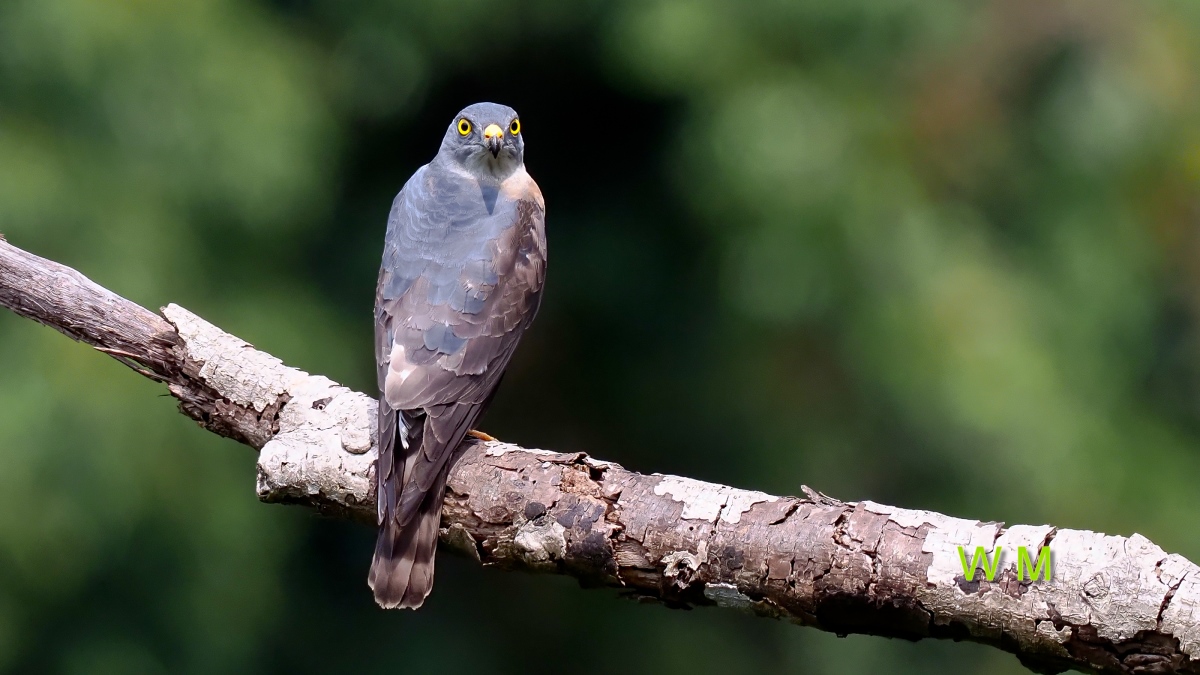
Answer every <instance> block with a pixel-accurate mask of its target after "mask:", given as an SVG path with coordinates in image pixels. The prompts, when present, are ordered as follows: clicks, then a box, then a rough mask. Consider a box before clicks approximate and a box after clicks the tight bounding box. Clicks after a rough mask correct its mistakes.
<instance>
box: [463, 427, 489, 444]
mask: <svg viewBox="0 0 1200 675" xmlns="http://www.w3.org/2000/svg"><path fill="white" fill-rule="evenodd" d="M467 435H468V436H470V437H471V438H478V439H479V440H481V441H483V442H484V443H491V442H492V441H495V440H496V438H495V437H494V436H490V435H488V434H485V433H483V432H482V431H480V430H478V429H472V430H470V431H468V432H467Z"/></svg>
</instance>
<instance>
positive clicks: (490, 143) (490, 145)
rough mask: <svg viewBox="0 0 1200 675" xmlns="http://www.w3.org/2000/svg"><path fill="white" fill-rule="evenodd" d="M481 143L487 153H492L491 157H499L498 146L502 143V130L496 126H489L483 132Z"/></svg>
mask: <svg viewBox="0 0 1200 675" xmlns="http://www.w3.org/2000/svg"><path fill="white" fill-rule="evenodd" d="M483 142H484V145H486V146H487V149H488V152H490V153H492V157H497V156H499V155H500V145H501V144H502V143H503V142H504V130H503V129H501V128H500V125H498V124H489V125H488V126H487V128H486V129H484V130H483Z"/></svg>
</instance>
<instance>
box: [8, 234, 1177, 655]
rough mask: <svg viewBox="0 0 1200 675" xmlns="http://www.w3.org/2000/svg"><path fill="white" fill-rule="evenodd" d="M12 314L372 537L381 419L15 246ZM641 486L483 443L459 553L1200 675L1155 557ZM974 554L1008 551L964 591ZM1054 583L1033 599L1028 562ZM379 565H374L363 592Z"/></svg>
mask: <svg viewBox="0 0 1200 675" xmlns="http://www.w3.org/2000/svg"><path fill="white" fill-rule="evenodd" d="M0 305H3V306H5V307H8V308H9V309H12V310H13V311H14V312H16V313H18V314H20V315H22V316H26V317H29V318H31V319H34V320H36V321H39V322H41V323H43V324H45V325H48V326H51V327H53V328H55V329H57V330H59V331H61V332H62V333H64V334H66V335H68V336H69V337H72V338H74V339H76V340H79V341H82V342H85V343H87V344H90V345H92V346H94V347H96V348H97V349H100V350H101V351H104V352H105V353H108V354H110V355H112V356H113V357H114V358H117V359H119V360H120V361H122V362H123V363H125V364H126V365H128V366H130V367H131V368H133V369H135V370H137V371H138V372H140V373H142V374H143V375H146V376H147V377H151V378H154V379H155V380H159V381H162V382H165V383H166V384H167V386H168V388H169V390H170V392H171V393H172V394H173V395H175V396H176V397H177V398H178V399H179V400H180V409H181V410H182V411H183V412H184V413H185V414H187V415H189V416H190V417H192V418H194V419H196V420H197V421H198V422H200V424H202V425H203V426H204V427H206V428H207V429H209V430H211V431H213V432H216V433H218V434H221V435H224V436H228V437H230V438H234V439H236V440H238V441H241V442H243V443H245V444H247V445H250V446H252V447H254V448H256V449H258V450H259V460H258V480H257V491H258V495H259V497H260V498H261V499H262V500H263V501H267V502H287V503H295V504H303V505H306V506H309V507H313V508H316V509H319V510H321V511H324V512H327V513H332V514H335V515H339V516H344V517H349V518H353V519H356V520H360V521H363V522H367V523H373V522H374V518H375V505H374V500H375V497H374V493H373V490H374V480H373V473H372V472H373V466H372V464H373V462H374V456H375V449H374V438H373V436H374V410H375V403H374V401H373V400H372V399H371V398H370V397H368V396H366V395H365V394H361V393H358V392H354V391H351V390H349V389H347V388H346V387H342V386H340V385H338V384H337V383H336V382H333V381H331V380H329V379H327V378H324V377H321V376H316V375H309V374H307V373H305V372H302V371H300V370H296V369H294V368H290V367H288V366H285V365H284V364H283V363H282V362H281V361H279V359H276V358H275V357H273V356H270V355H269V354H266V353H264V352H261V351H258V350H256V349H254V348H252V347H251V346H250V345H248V344H247V343H245V342H243V341H242V340H239V339H238V338H236V337H233V336H232V335H229V334H227V333H225V332H223V331H221V330H220V329H218V328H216V327H215V326H213V325H211V324H209V323H207V322H205V321H204V320H203V319H201V318H199V317H197V316H195V315H194V314H192V313H190V312H188V311H187V310H185V309H183V308H181V307H178V306H175V305H170V306H168V307H166V308H164V309H163V313H162V315H161V316H160V315H158V314H155V313H154V312H151V311H149V310H146V309H144V308H142V307H139V306H138V305H136V304H134V303H132V302H130V301H128V300H126V299H124V298H121V297H120V296H117V295H116V294H114V293H112V292H110V291H107V290H105V289H104V288H102V287H100V286H98V285H96V284H94V283H92V282H91V281H89V280H88V279H86V278H85V277H83V276H82V275H81V274H79V273H78V272H76V271H74V270H72V269H70V268H67V267H64V266H62V265H59V264H57V263H54V262H51V261H48V260H44V259H42V258H39V257H37V256H34V255H32V254H29V253H26V252H24V251H21V250H20V249H17V248H15V247H13V246H11V245H9V244H7V243H5V242H4V241H3V239H2V238H0ZM805 492H806V496H804V497H777V496H772V495H768V494H764V493H761V492H751V491H746V490H740V489H737V488H732V487H727V486H724V485H716V484H712V483H705V482H701V481H697V480H692V479H689V478H681V477H677V476H664V475H659V474H652V475H644V474H639V473H635V472H632V471H627V470H626V469H624V468H622V467H620V466H618V465H616V464H612V463H610V462H604V461H600V460H597V459H593V458H591V457H588V456H587V455H585V454H582V453H557V452H549V451H545V450H532V449H525V448H521V447H518V446H515V445H511V444H508V443H501V442H489V443H482V442H477V441H472V442H471V444H470V446H469V447H468V448H467V449H466V451H465V454H464V455H463V457H462V459H461V460H460V461H459V462H458V463H457V465H456V466H455V467H454V470H453V471H452V473H451V478H450V484H449V486H448V488H447V491H446V497H445V511H444V515H443V531H442V541H443V543H444V544H446V545H448V546H451V547H453V548H455V549H458V550H459V551H462V552H464V553H465V554H467V555H469V556H471V557H473V558H474V559H476V560H478V561H480V562H481V563H483V564H486V565H495V566H498V567H502V568H510V569H522V570H532V571H539V572H552V573H559V574H569V575H571V576H574V577H576V578H578V579H579V580H580V581H581V582H583V583H585V584H586V585H594V586H609V587H615V588H619V589H621V590H622V591H623V592H624V593H626V594H628V595H631V596H635V597H638V598H642V599H651V600H655V601H659V602H662V603H665V604H667V605H669V606H671V607H692V606H699V605H716V606H720V607H726V608H731V609H736V610H740V611H744V612H747V613H752V614H757V615H760V616H767V617H773V618H777V619H783V620H787V621H792V622H795V623H798V624H803V625H808V626H814V627H817V628H820V629H822V630H827V631H832V632H835V633H838V634H847V633H867V634H872V635H884V636H892V637H901V638H906V639H913V640H916V639H921V638H927V637H932V638H951V639H955V640H959V639H966V640H973V641H977V642H982V643H986V644H990V645H994V646H996V647H999V648H1001V649H1004V650H1006V651H1009V652H1012V653H1014V654H1016V656H1017V657H1018V658H1019V659H1020V660H1021V662H1022V663H1024V664H1025V665H1026V666H1028V667H1029V668H1030V669H1032V670H1035V671H1037V672H1059V671H1062V670H1066V669H1072V668H1073V669H1079V670H1085V671H1090V672H1100V673H1175V672H1186V673H1196V672H1200V619H1198V618H1197V611H1198V607H1200V604H1198V603H1200V585H1198V581H1200V577H1198V576H1197V574H1196V573H1195V571H1196V566H1195V565H1194V564H1192V563H1191V562H1189V561H1188V560H1186V559H1185V558H1183V557H1181V556H1179V555H1175V554H1167V553H1166V552H1164V551H1163V550H1162V549H1161V548H1159V547H1158V546H1156V545H1154V544H1153V543H1151V542H1150V541H1149V540H1147V539H1146V538H1145V537H1142V536H1140V535H1137V534H1135V535H1133V536H1132V537H1115V536H1108V535H1104V534H1099V533H1095V532H1087V531H1078V530H1066V529H1057V528H1054V527H1051V526H1048V525H1041V526H1029V525H1012V526H1008V527H1005V526H1004V525H1003V524H1002V523H984V522H979V521H974V520H967V519H960V518H952V517H950V516H944V515H941V514H937V513H932V512H928V511H914V510H908V509H900V508H895V507H891V506H884V505H882V504H876V503H873V502H869V501H865V502H859V503H843V502H840V501H837V500H835V499H831V498H829V497H826V496H824V495H821V494H819V493H816V492H813V491H811V490H808V489H806V490H805ZM959 546H962V547H964V548H965V551H966V555H967V557H968V559H970V558H971V557H972V554H973V553H974V551H975V548H976V547H977V546H982V547H984V549H986V550H988V551H992V550H995V549H1000V550H1002V551H1003V553H1002V557H1001V559H1000V562H999V571H998V573H997V574H996V575H995V576H994V578H993V580H992V581H987V580H985V579H984V572H983V571H982V570H980V571H977V572H976V573H975V575H974V577H973V580H971V581H967V579H966V575H965V574H964V570H963V563H962V561H961V560H960V557H959V549H958V547H959ZM1020 546H1024V547H1027V548H1028V549H1029V551H1031V552H1032V555H1031V557H1032V558H1034V559H1036V557H1037V551H1038V549H1039V548H1040V547H1043V546H1049V547H1050V549H1051V550H1052V556H1053V564H1052V579H1051V580H1049V581H1046V580H1040V579H1039V580H1035V581H1029V580H1021V579H1019V578H1018V569H1017V567H1018V556H1017V550H1018V547H1020ZM366 563H367V561H366V559H364V560H363V569H364V574H365V570H366Z"/></svg>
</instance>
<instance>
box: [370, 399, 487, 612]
mask: <svg viewBox="0 0 1200 675" xmlns="http://www.w3.org/2000/svg"><path fill="white" fill-rule="evenodd" d="M484 407H485V406H481V405H479V404H473V403H456V404H449V405H444V406H431V407H430V408H426V409H421V410H393V409H392V408H391V407H390V406H388V405H387V403H386V402H385V401H380V405H379V416H380V420H379V431H380V436H379V460H378V463H377V464H376V472H375V475H376V488H377V489H376V498H377V499H378V500H379V535H378V538H377V539H376V540H375V556H374V558H373V559H372V560H371V573H370V575H368V577H367V584H368V585H369V586H370V587H371V590H373V591H374V592H375V602H377V603H379V605H380V606H381V607H385V608H393V607H400V608H411V609H416V608H417V607H420V606H421V604H422V603H424V602H425V598H426V597H428V595H429V591H430V590H431V589H432V588H433V558H434V554H435V553H436V552H437V540H438V526H439V525H441V519H442V500H443V498H444V497H445V492H446V478H447V476H448V475H449V471H450V465H451V464H453V463H454V460H455V459H456V458H457V456H458V453H459V452H460V451H461V450H462V448H461V446H460V444H461V442H462V439H463V437H464V436H466V433H467V431H468V430H469V429H470V428H471V425H472V424H474V422H475V420H476V419H478V418H479V415H480V413H482V411H483V408H484Z"/></svg>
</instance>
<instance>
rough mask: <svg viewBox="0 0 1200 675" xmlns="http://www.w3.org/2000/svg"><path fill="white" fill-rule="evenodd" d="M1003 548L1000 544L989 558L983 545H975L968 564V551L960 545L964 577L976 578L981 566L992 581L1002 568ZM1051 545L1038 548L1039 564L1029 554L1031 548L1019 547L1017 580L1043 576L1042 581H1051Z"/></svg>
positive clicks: (1035, 578)
mask: <svg viewBox="0 0 1200 675" xmlns="http://www.w3.org/2000/svg"><path fill="white" fill-rule="evenodd" d="M1003 555H1004V553H1003V549H1002V547H1000V546H997V547H996V550H995V551H992V555H991V557H990V558H989V557H988V554H987V552H986V551H984V550H983V547H982V546H976V547H975V555H974V556H972V557H971V563H970V564H969V565H968V564H967V552H966V550H965V549H963V547H961V546H959V547H958V559H959V560H960V561H962V568H963V578H964V579H966V580H967V581H973V580H974V579H975V573H976V572H977V571H978V570H979V568H980V567H982V568H983V578H984V579H987V580H988V581H992V580H994V579H995V578H996V572H997V571H998V570H999V569H1000V565H1001V563H1002V561H1003V558H1002V556H1003ZM1050 574H1051V572H1050V547H1049V546H1043V547H1041V548H1040V549H1039V550H1038V556H1037V564H1036V565H1035V564H1034V561H1033V556H1031V555H1030V554H1029V549H1027V548H1025V547H1024V546H1018V547H1017V581H1037V580H1038V578H1039V577H1041V580H1042V581H1050Z"/></svg>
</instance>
